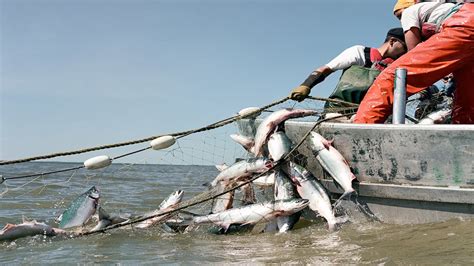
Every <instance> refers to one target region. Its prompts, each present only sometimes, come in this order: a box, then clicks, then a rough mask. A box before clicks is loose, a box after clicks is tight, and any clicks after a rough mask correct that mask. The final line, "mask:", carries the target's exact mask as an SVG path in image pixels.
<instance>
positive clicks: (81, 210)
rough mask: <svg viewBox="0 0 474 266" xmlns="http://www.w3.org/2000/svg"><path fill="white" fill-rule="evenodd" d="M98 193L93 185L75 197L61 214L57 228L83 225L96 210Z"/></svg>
mask: <svg viewBox="0 0 474 266" xmlns="http://www.w3.org/2000/svg"><path fill="white" fill-rule="evenodd" d="M99 198H100V193H99V190H97V188H96V187H95V186H93V187H92V188H90V189H89V190H88V191H86V192H85V193H83V194H81V195H80V196H79V197H77V198H76V199H75V200H74V201H73V202H72V203H71V205H69V207H68V208H67V209H66V210H65V211H64V212H63V213H62V214H61V216H60V217H59V218H58V219H59V221H60V222H59V228H63V229H64V228H71V227H75V226H81V225H84V224H85V223H86V222H87V221H88V220H89V219H90V218H91V216H92V215H94V213H95V212H96V210H97V205H98V203H99Z"/></svg>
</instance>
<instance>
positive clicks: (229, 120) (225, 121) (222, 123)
mask: <svg viewBox="0 0 474 266" xmlns="http://www.w3.org/2000/svg"><path fill="white" fill-rule="evenodd" d="M287 100H288V97H285V98H283V99H281V100H278V101H275V102H273V103H271V104H268V105H265V106H263V107H261V108H259V109H258V110H257V111H255V112H252V113H251V114H249V115H247V116H251V115H252V114H254V113H258V112H261V111H263V110H264V109H267V108H270V107H272V106H275V105H278V104H280V103H283V102H285V101H287ZM241 118H245V117H242V116H239V115H235V116H232V117H229V118H226V119H223V120H221V121H218V122H215V123H212V124H210V125H207V126H204V127H202V128H198V129H194V130H188V131H183V132H176V133H171V134H164V135H158V136H152V137H147V138H143V139H138V140H132V141H127V142H119V143H115V144H108V145H101V146H96V147H91V148H85V149H80V150H74V151H67V152H58V153H52V154H48V155H40V156H34V157H29V158H23V159H16V160H4V161H0V165H7V164H17V163H25V162H31V161H36V160H44V159H51V158H55V157H61V156H69V155H76V154H81V153H86V152H91V151H97V150H104V149H110V148H117V147H123V146H128V145H134V144H139V143H143V142H147V141H151V140H154V139H156V138H158V137H162V136H166V135H170V136H173V137H177V138H182V137H185V136H187V135H190V134H193V133H198V132H202V131H206V130H211V129H215V128H219V127H222V126H225V125H227V124H230V123H232V122H234V121H236V120H238V119H241ZM122 157H123V156H122Z"/></svg>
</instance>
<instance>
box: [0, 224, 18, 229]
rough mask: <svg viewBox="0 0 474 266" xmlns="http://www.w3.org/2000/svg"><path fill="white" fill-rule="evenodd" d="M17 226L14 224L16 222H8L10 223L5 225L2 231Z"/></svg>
mask: <svg viewBox="0 0 474 266" xmlns="http://www.w3.org/2000/svg"><path fill="white" fill-rule="evenodd" d="M15 226H16V225H14V224H10V223H8V224H6V225H5V227H3V229H2V231H6V230H8V229H11V228H15Z"/></svg>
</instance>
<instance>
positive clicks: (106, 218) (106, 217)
mask: <svg viewBox="0 0 474 266" xmlns="http://www.w3.org/2000/svg"><path fill="white" fill-rule="evenodd" d="M98 213H99V222H98V223H97V225H96V226H95V227H94V228H92V231H97V230H100V229H103V228H105V227H107V226H110V225H114V224H118V223H123V222H126V221H128V220H129V217H128V218H127V217H122V216H116V215H110V214H108V213H107V212H106V211H105V210H104V209H103V208H102V207H99V210H98Z"/></svg>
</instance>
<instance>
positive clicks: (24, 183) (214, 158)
mask: <svg viewBox="0 0 474 266" xmlns="http://www.w3.org/2000/svg"><path fill="white" fill-rule="evenodd" d="M283 108H297V109H311V110H315V111H317V112H318V113H319V114H320V115H318V116H310V117H304V118H298V119H295V120H298V121H309V122H315V121H317V120H318V119H320V117H321V115H323V114H325V113H328V112H341V111H348V110H353V109H352V108H350V107H342V108H333V109H331V110H324V101H319V100H314V99H308V100H305V101H304V102H301V103H297V102H294V101H286V102H283V103H281V104H278V105H276V106H273V107H272V108H270V109H269V110H265V111H264V112H262V113H261V115H260V116H259V117H258V119H264V118H265V117H266V116H268V115H269V114H271V113H272V112H273V111H277V110H281V109H283ZM243 131H245V128H243V124H242V123H241V122H240V121H239V120H237V121H235V122H233V123H230V124H227V125H225V126H222V127H219V128H215V129H212V130H208V131H202V132H198V133H195V134H190V135H187V136H185V137H182V138H179V139H178V140H177V142H176V144H174V145H173V146H172V147H170V148H167V149H165V150H160V151H153V152H151V151H145V152H148V153H150V155H149V159H147V160H145V161H146V162H147V163H146V164H115V163H114V164H112V166H109V167H107V168H104V169H99V170H94V171H90V170H85V169H79V170H75V171H71V172H66V173H58V174H50V175H39V176H37V177H33V178H30V179H18V180H7V181H6V182H4V183H3V184H1V185H0V205H3V206H1V207H0V217H3V218H2V219H1V220H0V223H1V222H3V223H6V222H12V221H13V220H15V219H16V220H18V218H17V217H18V216H27V217H31V218H33V217H34V218H37V219H40V220H41V219H42V220H46V221H53V218H55V217H56V216H57V215H59V214H60V213H61V212H62V211H63V210H64V208H66V207H67V206H68V204H69V203H70V201H71V200H73V199H74V198H75V197H77V196H78V195H80V194H81V193H83V192H84V191H86V190H87V189H88V188H89V187H90V186H92V185H96V186H98V187H101V188H102V190H103V194H106V193H109V195H113V196H111V197H109V198H107V196H106V195H104V196H103V199H102V201H101V205H105V206H107V208H110V209H112V210H114V211H115V212H118V213H125V212H128V211H129V210H128V209H133V211H134V212H146V211H149V210H153V209H156V208H157V206H158V204H159V202H158V201H160V200H162V199H164V198H165V197H166V195H167V194H169V192H170V191H173V190H177V189H181V190H184V191H185V192H186V193H187V197H186V199H185V201H184V202H183V203H182V204H181V205H180V206H184V207H186V206H187V205H192V208H189V210H190V211H193V212H197V213H200V214H207V213H209V212H210V211H212V208H213V207H212V206H213V204H215V201H216V200H215V199H214V198H216V194H218V193H221V192H222V191H223V190H222V189H221V190H219V189H218V188H213V189H210V190H209V189H208V188H207V187H205V186H203V183H206V182H210V181H212V180H213V179H214V178H215V177H216V175H217V174H218V173H219V172H218V170H217V169H216V167H215V165H227V166H230V165H232V164H234V163H235V162H236V161H239V160H242V159H248V158H250V157H251V155H249V153H248V152H247V151H246V150H244V149H243V148H242V146H241V145H240V144H238V143H236V142H235V141H233V140H232V139H231V138H230V135H231V134H238V133H242V132H243ZM250 131H252V130H250ZM254 131H255V129H253V132H254ZM246 134H249V133H248V130H247V133H246ZM299 141H300V140H293V143H294V144H295V143H297V142H299ZM128 149H129V150H128V151H126V152H130V151H133V147H128ZM131 156H133V155H131ZM154 164H159V165H160V167H156V166H155V165H154ZM75 165H77V164H74V163H70V164H69V163H68V164H65V165H64V167H70V166H75ZM59 166H61V165H58V164H57V163H53V162H51V163H35V162H29V163H23V164H16V165H7V166H1V173H0V174H1V175H3V176H4V177H9V176H18V175H22V174H31V173H44V172H48V171H54V170H57V168H58V167H59ZM303 166H305V165H303ZM137 176H138V177H137ZM251 188H252V189H253V192H254V194H255V199H254V200H253V201H254V202H263V201H268V200H271V199H272V198H273V192H272V186H268V187H262V186H255V185H252V187H251ZM227 189H228V188H227ZM231 189H232V188H231ZM247 189H248V187H247ZM244 191H246V190H245V189H243V188H238V189H236V190H235V194H234V197H233V206H234V207H238V206H241V205H245V204H246V203H249V201H252V199H251V200H249V196H248V194H245V192H244ZM155 193H156V195H155ZM158 195H159V196H158ZM222 197H225V195H224V196H220V198H222ZM157 199H159V200H157ZM196 203H199V204H196ZM15 204H16V205H17V206H16V207H15ZM43 205H44V206H43ZM32 206H34V207H32ZM12 209H15V211H13V212H12V211H11V210H12ZM2 210H3V211H2ZM15 217H16V218H15Z"/></svg>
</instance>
